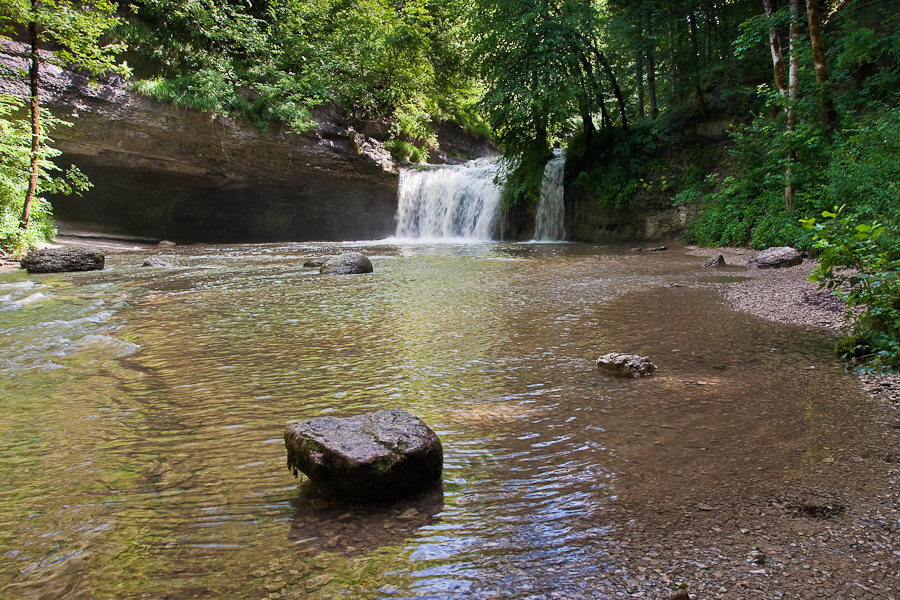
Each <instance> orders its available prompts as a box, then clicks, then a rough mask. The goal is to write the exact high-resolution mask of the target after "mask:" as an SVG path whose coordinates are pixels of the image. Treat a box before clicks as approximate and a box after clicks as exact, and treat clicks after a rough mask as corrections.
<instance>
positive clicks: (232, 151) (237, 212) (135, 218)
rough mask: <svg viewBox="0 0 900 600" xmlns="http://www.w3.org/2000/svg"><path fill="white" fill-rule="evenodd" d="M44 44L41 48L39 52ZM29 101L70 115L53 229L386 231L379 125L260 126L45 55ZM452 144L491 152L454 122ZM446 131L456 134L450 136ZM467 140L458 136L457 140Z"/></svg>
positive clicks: (390, 222) (6, 85)
mask: <svg viewBox="0 0 900 600" xmlns="http://www.w3.org/2000/svg"><path fill="white" fill-rule="evenodd" d="M43 53H44V52H43V51H42V54H43ZM27 56H28V48H27V47H25V45H24V44H21V43H17V42H0V71H3V70H7V71H9V70H14V71H18V72H25V73H27V71H28V62H27ZM0 93H8V94H11V95H13V96H18V97H19V98H23V99H24V98H28V97H29V90H28V87H27V78H21V77H16V78H2V77H0ZM41 100H42V102H43V103H44V104H45V106H47V107H49V108H50V109H51V110H52V111H53V113H54V114H55V115H56V116H58V117H61V118H63V119H65V120H68V121H71V122H72V123H74V126H73V127H58V128H56V129H54V131H53V135H52V137H53V140H54V143H53V146H54V147H56V148H58V149H59V150H61V151H62V152H63V155H62V157H61V159H60V160H61V161H62V162H63V164H64V165H66V166H68V165H69V164H71V163H74V164H75V165H76V166H78V167H79V168H80V169H81V170H82V171H84V173H85V174H86V175H87V176H88V177H89V178H90V180H91V182H92V183H93V184H94V187H93V189H91V191H90V192H89V193H87V194H85V195H84V197H78V196H60V197H54V198H52V199H51V200H52V204H53V208H54V211H53V212H54V216H55V218H56V219H57V221H58V223H59V225H60V231H62V232H63V233H65V232H67V231H87V232H102V233H107V234H119V235H126V236H140V237H151V238H155V239H160V238H161V237H164V238H168V239H172V240H175V241H177V242H178V243H186V242H267V241H270V242H273V241H298V240H335V241H340V240H360V239H381V238H384V237H387V236H389V235H391V234H393V233H394V227H395V224H394V214H395V212H396V208H397V201H396V196H397V185H398V176H397V165H395V164H394V161H393V159H392V158H391V154H390V152H388V151H387V150H386V149H385V148H384V144H383V141H384V140H385V139H387V136H388V135H389V127H387V126H386V125H385V124H383V123H381V124H379V123H374V122H368V121H359V120H356V119H353V118H351V117H348V116H347V115H346V114H344V113H342V112H341V111H340V110H338V109H337V108H335V107H333V106H323V107H320V108H317V109H315V110H313V114H312V115H311V116H312V120H313V122H314V125H313V126H312V127H311V128H310V129H309V130H308V131H304V132H302V133H296V132H294V131H292V130H291V129H290V128H289V127H288V126H286V125H285V126H276V125H273V126H271V127H269V128H268V129H266V130H261V129H259V128H257V127H255V126H253V125H250V124H247V123H243V122H241V121H239V120H236V119H233V118H230V117H227V116H222V115H218V116H214V115H210V114H207V113H201V112H197V111H193V110H190V109H187V108H183V107H178V106H173V105H171V104H165V103H160V102H156V101H154V100H151V99H150V98H147V97H145V96H141V95H138V94H136V93H134V92H132V91H130V89H129V88H128V87H127V85H126V84H124V83H123V82H122V81H121V80H118V79H116V78H111V79H107V80H103V81H101V82H99V84H98V85H90V83H89V81H88V79H87V78H86V77H84V76H82V75H80V74H78V73H75V72H73V71H69V70H63V69H59V68H58V67H56V66H54V65H52V64H50V63H46V64H44V65H43V66H42V67H41ZM443 130H448V131H454V132H456V135H455V137H454V138H453V139H452V140H449V141H448V143H444V141H443V139H442V141H441V144H442V146H443V149H444V150H446V151H450V152H452V151H453V150H454V149H455V148H456V149H464V150H467V151H472V152H474V153H479V152H480V153H491V152H493V151H494V150H495V148H494V147H493V145H492V144H491V143H490V141H488V140H480V141H477V140H474V139H471V136H466V135H465V134H464V133H462V132H461V131H456V129H454V128H452V127H450V126H446V127H444V128H443V129H442V131H443ZM456 138H458V140H457V139H456ZM465 140H468V142H469V144H468V145H464V144H463V142H464V141H465Z"/></svg>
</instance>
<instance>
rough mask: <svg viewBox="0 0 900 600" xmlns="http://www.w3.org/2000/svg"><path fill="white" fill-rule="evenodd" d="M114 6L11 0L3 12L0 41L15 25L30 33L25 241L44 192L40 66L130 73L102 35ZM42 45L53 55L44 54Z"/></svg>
mask: <svg viewBox="0 0 900 600" xmlns="http://www.w3.org/2000/svg"><path fill="white" fill-rule="evenodd" d="M115 10H116V5H115V4H114V3H113V2H111V1H110V0H92V1H86V0H77V1H72V0H8V1H7V2H6V3H5V4H4V6H3V7H2V9H0V38H2V39H5V40H11V38H12V34H13V32H14V31H15V29H16V28H17V27H24V28H25V29H26V30H27V38H26V39H27V45H28V48H29V50H28V53H27V58H28V64H29V68H28V72H27V73H24V72H23V73H20V74H19V76H21V77H24V78H27V81H28V89H29V103H28V113H29V123H30V126H31V144H30V159H29V167H28V186H27V189H26V191H25V198H24V201H23V204H22V213H21V217H20V219H19V230H20V232H21V237H22V238H23V239H25V238H27V232H28V226H29V221H30V218H31V207H32V204H33V202H34V198H35V195H36V194H38V193H40V192H41V191H42V190H41V189H40V187H39V184H40V182H41V179H42V178H41V160H42V157H43V156H45V155H46V152H45V151H44V150H43V148H42V132H43V127H42V124H41V118H42V115H41V103H40V89H41V64H42V63H47V62H50V63H55V64H72V65H76V66H78V67H80V68H82V69H85V70H87V71H88V72H90V73H91V74H93V75H99V74H101V73H104V72H110V71H117V72H120V73H127V67H125V66H124V65H120V64H118V63H117V62H116V59H115V53H116V52H118V51H121V50H122V49H123V47H122V46H121V45H119V44H104V43H103V41H102V36H103V34H104V33H105V32H106V31H107V30H108V29H109V28H110V27H112V26H113V25H114V24H115V23H116V22H117V18H116V16H115ZM42 47H46V48H48V49H52V52H42V51H41V50H42Z"/></svg>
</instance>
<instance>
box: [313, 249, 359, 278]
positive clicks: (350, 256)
mask: <svg viewBox="0 0 900 600" xmlns="http://www.w3.org/2000/svg"><path fill="white" fill-rule="evenodd" d="M319 272H320V273H322V274H323V275H359V274H361V273H371V272H372V262H371V261H370V260H369V258H368V257H367V256H366V255H365V254H362V253H360V252H345V253H344V254H339V255H338V256H335V257H334V258H330V259H328V261H326V262H325V264H324V265H322V268H321V269H320V271H319Z"/></svg>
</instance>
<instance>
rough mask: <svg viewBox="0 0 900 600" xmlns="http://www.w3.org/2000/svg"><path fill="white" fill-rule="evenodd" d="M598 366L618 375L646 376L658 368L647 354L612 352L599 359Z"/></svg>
mask: <svg viewBox="0 0 900 600" xmlns="http://www.w3.org/2000/svg"><path fill="white" fill-rule="evenodd" d="M597 366H598V367H600V368H601V369H603V370H604V371H607V372H609V373H612V374H613V375H616V376H618V377H644V376H646V375H649V374H650V373H652V372H653V371H655V370H656V365H654V364H653V363H652V362H650V359H649V358H647V357H646V356H640V355H638V354H623V353H621V352H610V353H609V354H604V355H603V356H601V357H600V358H598V359H597Z"/></svg>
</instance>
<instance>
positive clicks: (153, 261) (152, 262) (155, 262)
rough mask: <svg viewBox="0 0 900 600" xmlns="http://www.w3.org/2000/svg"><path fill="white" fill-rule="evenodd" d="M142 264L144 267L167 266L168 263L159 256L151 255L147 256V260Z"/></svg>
mask: <svg viewBox="0 0 900 600" xmlns="http://www.w3.org/2000/svg"><path fill="white" fill-rule="evenodd" d="M143 266H145V267H168V266H169V263H167V262H166V261H164V260H163V259H161V258H157V257H155V256H151V257H150V258H148V259H147V260H145V261H144V265H143Z"/></svg>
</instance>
